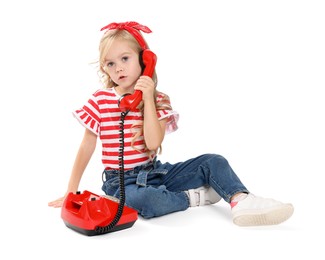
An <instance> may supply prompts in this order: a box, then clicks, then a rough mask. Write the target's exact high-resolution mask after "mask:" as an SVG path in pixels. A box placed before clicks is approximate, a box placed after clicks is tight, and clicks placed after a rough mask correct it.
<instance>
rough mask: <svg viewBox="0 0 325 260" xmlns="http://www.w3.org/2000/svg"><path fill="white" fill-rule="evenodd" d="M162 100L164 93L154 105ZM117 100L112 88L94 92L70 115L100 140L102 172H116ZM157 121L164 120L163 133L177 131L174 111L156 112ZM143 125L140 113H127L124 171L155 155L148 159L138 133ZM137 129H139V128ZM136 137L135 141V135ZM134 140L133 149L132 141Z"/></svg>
mask: <svg viewBox="0 0 325 260" xmlns="http://www.w3.org/2000/svg"><path fill="white" fill-rule="evenodd" d="M164 97H165V95H164V94H163V93H159V95H158V96H157V100H156V101H157V102H159V101H160V100H162V99H163V98H164ZM119 98H120V96H119V95H118V94H117V93H116V91H115V89H114V88H111V89H100V90H97V91H96V92H95V93H94V94H93V95H92V96H91V97H90V98H89V100H88V102H87V103H86V104H85V105H84V106H83V107H82V108H81V109H78V110H76V111H74V112H73V115H74V116H75V117H76V118H77V119H78V121H79V122H80V123H81V124H82V125H83V126H84V127H86V128H87V129H89V130H90V131H92V132H93V133H95V134H96V135H97V136H99V138H100V140H101V142H102V163H103V165H104V167H105V169H118V168H119V148H120V122H121V111H120V109H119V107H118V100H119ZM157 117H158V120H161V119H164V118H167V124H166V133H171V132H173V131H175V130H177V121H178V117H179V115H178V113H177V112H175V111H173V110H157ZM142 122H143V117H142V113H141V112H140V111H139V110H135V111H130V112H129V113H128V114H127V116H126V117H125V119H124V168H125V169H126V170H128V169H133V168H134V167H136V166H139V165H142V164H147V163H149V162H150V161H151V160H152V158H153V157H154V156H155V155H156V153H155V152H152V153H153V154H151V155H150V156H149V154H148V151H147V150H146V147H145V142H144V137H143V134H142V131H141V132H139V130H140V129H141V126H142ZM137 126H138V127H137ZM139 126H140V127H139ZM137 132H138V134H139V136H138V137H137V138H136V139H135V140H134V135H135V134H136V133H137ZM132 140H134V143H133V146H132V143H131V141H132Z"/></svg>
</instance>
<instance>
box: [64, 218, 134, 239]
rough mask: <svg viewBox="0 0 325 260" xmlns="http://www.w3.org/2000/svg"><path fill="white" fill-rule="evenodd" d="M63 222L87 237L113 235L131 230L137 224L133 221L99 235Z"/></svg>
mask: <svg viewBox="0 0 325 260" xmlns="http://www.w3.org/2000/svg"><path fill="white" fill-rule="evenodd" d="M63 222H64V224H65V225H66V226H67V227H68V228H70V229H72V230H74V231H76V232H78V233H80V234H83V235H86V236H96V235H104V234H107V233H112V232H115V231H119V230H123V229H127V228H130V227H132V226H133V224H134V223H135V221H133V222H129V223H125V224H122V225H116V226H115V227H113V228H112V229H110V230H107V231H106V232H104V233H98V232H97V231H96V230H90V229H83V228H80V227H76V226H73V225H71V223H69V222H67V221H63Z"/></svg>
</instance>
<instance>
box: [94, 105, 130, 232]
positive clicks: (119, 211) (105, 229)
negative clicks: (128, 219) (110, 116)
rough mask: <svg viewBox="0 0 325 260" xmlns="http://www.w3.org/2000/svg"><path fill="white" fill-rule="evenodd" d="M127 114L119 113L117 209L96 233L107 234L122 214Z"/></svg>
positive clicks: (97, 228)
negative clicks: (105, 224) (108, 222)
mask: <svg viewBox="0 0 325 260" xmlns="http://www.w3.org/2000/svg"><path fill="white" fill-rule="evenodd" d="M128 113H129V111H126V112H122V113H121V121H120V130H119V135H120V139H119V142H120V148H119V179H120V183H119V186H120V197H119V205H118V208H117V212H116V214H115V217H114V219H113V220H112V222H111V223H110V224H108V225H107V226H104V227H99V226H97V227H96V229H95V231H96V232H97V233H100V234H102V233H107V232H108V231H110V230H111V229H113V227H114V226H115V225H116V224H117V222H118V221H119V220H120V218H121V216H122V213H123V208H124V204H125V186H124V119H125V117H126V115H127V114H128Z"/></svg>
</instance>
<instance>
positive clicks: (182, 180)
mask: <svg viewBox="0 0 325 260" xmlns="http://www.w3.org/2000/svg"><path fill="white" fill-rule="evenodd" d="M157 167H158V168H164V169H167V170H168V173H167V174H166V175H165V176H163V177H162V184H163V185H165V186H166V187H167V189H168V190H170V191H186V190H191V189H196V188H198V187H201V186H206V185H208V186H211V187H212V188H213V189H214V190H215V191H216V192H217V193H218V194H219V195H220V196H221V197H222V198H223V199H224V200H225V201H227V202H230V199H231V197H232V196H233V195H235V194H236V193H239V192H245V193H248V190H247V188H246V187H245V186H244V185H243V183H242V182H241V181H240V179H239V178H238V176H237V175H236V174H235V172H234V171H233V169H232V168H231V167H230V165H229V163H228V161H227V160H226V159H225V158H224V157H222V156H220V155H217V154H203V155H200V156H198V157H196V158H193V159H189V160H187V161H184V162H179V163H176V164H170V163H165V164H161V163H160V162H157Z"/></svg>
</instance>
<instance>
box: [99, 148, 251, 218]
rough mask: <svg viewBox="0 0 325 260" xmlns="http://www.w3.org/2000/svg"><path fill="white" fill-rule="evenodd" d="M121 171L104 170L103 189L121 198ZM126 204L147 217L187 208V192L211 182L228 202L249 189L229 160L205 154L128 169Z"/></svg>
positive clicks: (126, 173)
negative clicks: (173, 161)
mask: <svg viewBox="0 0 325 260" xmlns="http://www.w3.org/2000/svg"><path fill="white" fill-rule="evenodd" d="M118 174H119V170H104V172H103V186H102V190H103V191H104V192H105V194H107V195H110V196H114V197H117V198H118V197H119V175H118ZM124 176H125V177H124V184H125V204H126V205H127V206H129V207H131V208H134V209H136V210H137V211H138V213H139V214H140V215H141V216H142V217H144V218H152V217H158V216H162V215H165V214H168V213H172V212H176V211H182V210H186V209H187V208H188V207H189V198H188V196H187V195H186V193H185V192H184V191H186V190H189V189H196V188H198V187H201V186H204V185H208V186H211V187H212V188H213V189H214V190H215V191H216V192H217V193H218V194H219V195H220V196H221V197H222V198H223V199H224V200H225V201H226V202H230V198H231V197H232V196H233V195H234V194H236V193H238V192H248V190H247V189H246V187H245V186H244V185H243V184H242V182H241V181H240V179H239V178H238V176H237V175H236V174H235V172H234V171H233V170H232V168H231V167H230V165H229V163H228V161H227V160H226V159H225V158H224V157H222V156H220V155H217V154H203V155H200V156H198V157H196V158H192V159H189V160H187V161H184V162H178V163H175V164H171V163H168V162H167V163H161V162H160V161H159V160H156V159H155V160H154V161H153V162H152V163H150V164H146V165H143V166H138V167H135V168H134V169H132V170H128V171H125V175H124Z"/></svg>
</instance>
